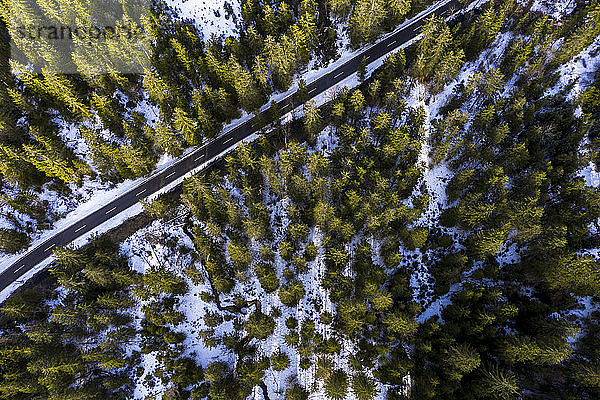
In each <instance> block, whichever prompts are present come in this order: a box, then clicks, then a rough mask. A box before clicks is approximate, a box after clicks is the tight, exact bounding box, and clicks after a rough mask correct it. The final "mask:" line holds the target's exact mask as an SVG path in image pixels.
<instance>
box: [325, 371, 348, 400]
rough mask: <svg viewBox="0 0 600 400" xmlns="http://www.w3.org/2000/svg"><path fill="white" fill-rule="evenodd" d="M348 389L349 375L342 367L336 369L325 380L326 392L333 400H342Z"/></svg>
mask: <svg viewBox="0 0 600 400" xmlns="http://www.w3.org/2000/svg"><path fill="white" fill-rule="evenodd" d="M347 391H348V376H347V375H346V373H345V372H344V371H342V370H341V369H338V370H335V371H333V372H332V373H331V375H329V377H328V378H327V379H326V380H325V394H326V395H327V397H329V398H330V399H333V400H342V399H344V398H345V397H346V393H347Z"/></svg>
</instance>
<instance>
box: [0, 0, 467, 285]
mask: <svg viewBox="0 0 600 400" xmlns="http://www.w3.org/2000/svg"><path fill="white" fill-rule="evenodd" d="M459 7H460V3H459V1H458V0H451V1H450V2H448V3H447V4H445V5H443V6H441V7H439V8H438V9H436V10H434V11H432V12H429V13H425V14H424V15H422V16H421V17H419V19H415V20H413V21H412V22H411V23H410V24H407V25H406V26H404V27H403V28H402V29H400V30H398V31H396V32H395V33H393V34H392V35H389V36H387V37H385V38H384V39H382V40H381V41H379V42H378V43H376V44H374V45H373V46H371V47H369V48H367V49H365V50H364V51H363V52H361V53H360V54H358V55H356V56H355V57H353V58H352V59H350V60H348V61H347V62H346V63H344V64H342V65H340V66H339V67H338V68H337V69H335V70H333V71H331V72H329V73H327V74H325V75H322V76H321V77H319V78H318V79H316V80H315V81H313V82H311V83H310V84H308V85H307V91H308V94H309V97H310V98H313V97H315V96H317V95H319V94H320V93H323V92H324V91H325V90H327V89H328V88H330V87H332V86H333V85H335V84H336V83H338V82H340V81H342V80H343V79H345V78H347V77H348V76H350V75H352V74H353V73H354V72H356V70H357V69H358V65H359V64H360V62H361V60H362V58H363V57H365V59H366V61H367V64H370V63H371V62H373V61H375V60H377V59H379V58H380V57H382V56H384V55H385V54H387V53H389V52H391V51H392V50H394V49H396V48H398V47H399V46H401V45H402V44H404V43H406V42H407V41H409V40H411V39H413V38H414V37H415V36H417V35H418V34H419V30H420V28H421V26H423V24H424V22H425V19H426V18H427V17H428V16H430V15H432V14H435V15H438V16H442V17H445V18H446V17H449V16H450V15H452V13H454V11H455V10H456V9H458V8H459ZM277 104H278V106H279V109H280V110H281V112H282V114H286V113H288V112H290V111H291V110H293V109H294V108H295V107H297V106H299V105H301V104H300V102H299V100H298V98H297V95H296V93H293V94H291V95H289V96H288V97H286V98H285V99H283V100H281V101H279V102H278V103H277ZM260 121H264V118H256V117H253V118H252V119H250V120H247V121H245V122H243V123H241V124H239V125H237V126H236V127H234V128H233V129H231V130H230V131H228V132H227V133H225V134H224V135H222V136H220V137H218V138H216V139H215V140H213V141H211V142H209V143H207V144H205V145H204V146H202V147H199V148H198V149H196V150H195V151H193V152H192V153H190V154H188V155H187V156H185V157H183V158H181V159H180V160H179V161H177V162H176V163H174V164H173V165H171V166H170V167H168V168H166V169H165V170H163V171H161V172H160V173H158V174H155V175H152V176H151V177H149V178H148V179H146V180H145V181H144V182H142V183H141V184H140V185H138V186H137V187H135V188H134V189H132V190H130V191H128V192H127V193H125V194H123V195H122V196H120V197H118V198H117V199H115V200H113V201H111V202H109V203H108V204H106V205H105V206H104V207H102V208H100V209H99V210H97V211H95V212H93V213H92V214H90V215H88V216H87V217H84V218H82V219H81V220H79V221H78V222H76V223H75V224H73V225H71V226H69V227H68V228H66V229H64V230H63V231H61V232H59V233H57V234H56V235H54V236H53V237H51V238H49V239H48V240H46V241H45V242H43V243H42V244H40V245H39V246H37V247H35V248H34V249H31V250H30V251H29V252H28V253H26V254H25V255H24V256H23V257H21V258H20V259H19V260H18V261H16V262H15V263H14V264H12V265H11V266H10V267H8V268H7V269H6V270H4V272H2V273H1V274H0V291H1V290H3V289H5V288H6V287H7V286H8V285H10V284H11V283H13V282H15V281H17V280H18V279H19V278H20V277H21V276H23V275H24V274H25V273H26V272H27V271H29V270H30V269H32V268H33V267H35V266H36V265H38V264H39V263H41V262H42V261H44V260H45V259H46V258H48V257H49V256H50V255H51V254H52V250H53V249H54V248H56V247H57V246H63V245H66V244H68V243H70V242H72V241H73V240H75V239H77V238H78V237H79V236H81V235H83V234H85V233H87V232H89V231H90V230H92V229H94V228H96V227H97V226H98V225H100V224H102V223H103V222H106V221H107V220H109V219H110V218H112V217H113V216H115V215H117V214H119V213H120V212H121V211H124V210H126V209H128V208H129V207H131V206H133V205H135V204H136V203H137V202H138V201H140V200H141V199H143V198H145V197H147V196H149V195H151V194H152V193H154V192H156V191H158V190H160V189H161V188H163V187H165V186H166V185H168V184H169V183H171V182H173V181H174V180H176V179H177V178H180V177H181V176H183V175H185V174H186V173H188V172H189V171H191V170H193V169H194V168H197V167H198V166H200V165H201V164H202V163H204V162H206V161H207V160H211V159H213V158H215V157H217V156H218V155H219V154H221V153H222V152H223V151H224V150H226V149H228V148H229V147H232V146H235V145H236V143H237V142H239V141H240V140H242V139H244V138H245V137H247V136H249V135H251V134H253V133H255V132H257V131H259V130H260V129H261V128H262V127H263V126H264V122H260Z"/></svg>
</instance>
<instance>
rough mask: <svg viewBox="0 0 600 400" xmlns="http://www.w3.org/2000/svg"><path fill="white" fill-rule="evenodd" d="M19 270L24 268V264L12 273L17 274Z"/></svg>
mask: <svg viewBox="0 0 600 400" xmlns="http://www.w3.org/2000/svg"><path fill="white" fill-rule="evenodd" d="M21 268H25V264H23V265H21V266H20V267H19V268H17V269H15V272H14V273H15V274H16V273H17V272H19V270H20V269H21Z"/></svg>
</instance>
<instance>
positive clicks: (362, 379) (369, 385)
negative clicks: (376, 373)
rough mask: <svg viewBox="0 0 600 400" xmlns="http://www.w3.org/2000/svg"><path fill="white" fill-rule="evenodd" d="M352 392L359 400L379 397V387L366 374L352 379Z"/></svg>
mask: <svg viewBox="0 0 600 400" xmlns="http://www.w3.org/2000/svg"><path fill="white" fill-rule="evenodd" d="M352 391H353V392H354V394H355V395H356V397H357V398H358V400H371V399H373V398H374V397H375V396H376V395H377V387H376V386H375V382H374V380H373V379H371V378H369V377H368V376H366V375H365V374H364V373H361V374H358V375H356V376H354V377H353V378H352Z"/></svg>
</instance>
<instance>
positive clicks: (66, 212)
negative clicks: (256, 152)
mask: <svg viewBox="0 0 600 400" xmlns="http://www.w3.org/2000/svg"><path fill="white" fill-rule="evenodd" d="M448 1H449V0H444V1H441V2H439V3H436V4H434V5H433V6H431V7H429V8H428V9H426V10H424V11H422V12H421V13H419V14H418V15H416V16H415V17H413V18H411V19H410V20H407V21H405V22H404V23H402V24H401V25H399V26H398V27H397V29H396V30H398V29H402V28H403V27H405V26H406V25H408V24H410V23H411V22H412V21H413V20H415V19H418V18H420V17H422V16H423V15H426V14H429V13H431V12H433V11H435V10H436V9H437V8H439V7H441V6H443V5H444V4H446V3H447V2H448ZM234 3H235V4H234ZM230 4H231V5H232V9H233V10H234V11H236V10H238V11H239V8H240V5H239V1H238V2H235V1H234V2H232V3H230ZM236 4H237V5H236ZM170 5H171V6H173V7H177V8H178V9H180V10H181V12H182V17H189V18H192V17H194V18H192V19H195V20H197V18H200V20H202V18H208V17H209V16H210V15H211V14H210V13H213V14H214V10H220V11H219V12H218V13H219V14H220V15H221V17H222V18H225V17H224V15H225V14H226V13H225V9H224V8H221V9H219V7H224V5H225V3H219V0H213V2H208V3H207V4H205V3H204V2H202V1H199V0H188V1H185V2H183V1H181V0H173V2H172V3H170ZM236 7H237V8H236ZM194 10H195V11H194ZM198 10H202V12H200V11H198ZM236 12H237V11H236ZM216 21H220V19H218V18H217V19H216ZM225 21H226V22H223V26H224V27H229V28H227V29H230V30H227V29H225V28H223V29H225V30H224V31H223V32H229V33H231V34H235V32H234V28H235V24H232V23H231V21H233V17H230V18H229V19H227V18H225ZM202 26H204V25H202ZM211 26H212V25H211ZM203 29H204V28H203ZM211 32H212V33H214V32H213V31H211ZM394 32H395V31H394ZM392 34H393V32H390V33H388V34H386V35H384V36H383V37H382V39H385V38H386V37H388V36H389V35H392ZM205 39H207V35H206V32H205ZM415 40H418V37H417V38H415V39H413V40H411V41H410V42H407V43H405V44H404V45H402V46H400V47H399V48H398V49H396V50H394V52H395V51H398V50H399V49H400V48H406V47H407V46H409V45H410V44H412V43H413V42H414V41H415ZM371 46H373V45H367V46H364V47H362V48H360V49H357V50H354V51H351V50H349V49H348V48H347V47H345V46H343V47H342V52H341V54H340V57H339V58H338V59H337V60H336V61H335V62H333V63H330V64H329V65H327V66H325V67H320V68H316V69H310V68H309V69H308V70H307V71H306V72H304V73H303V74H301V75H300V76H298V77H297V79H295V80H294V83H293V85H292V86H291V87H290V89H289V90H287V91H286V92H284V93H275V94H273V95H272V96H271V98H270V99H269V101H267V102H266V103H265V105H264V106H263V107H262V108H261V111H264V110H266V109H268V108H269V107H270V103H271V101H276V102H278V101H280V100H282V99H285V98H286V97H288V96H290V95H291V94H293V93H294V92H295V91H296V90H297V89H298V82H299V81H300V79H304V80H305V82H307V83H310V82H312V81H314V80H315V79H317V78H318V77H320V76H323V75H325V74H327V73H329V72H331V71H333V70H335V69H336V68H338V67H339V66H340V65H342V64H344V63H345V62H346V61H348V60H350V59H351V58H352V57H354V56H356V55H357V54H359V53H361V52H362V51H365V50H366V49H368V48H370V47H371ZM390 54H391V53H390ZM386 57H387V56H384V57H381V58H379V59H377V60H373V61H372V62H371V63H369V64H368V66H367V76H369V75H370V74H371V73H372V72H373V71H374V70H375V69H376V68H378V67H379V66H381V65H382V64H383V62H384V61H385V58H386ZM358 84H359V81H358V77H357V74H356V73H354V74H352V75H350V76H349V77H347V78H346V79H344V80H343V81H341V82H339V83H338V84H336V85H335V86H333V87H331V88H329V89H328V90H326V91H325V92H323V93H321V94H320V95H318V96H316V97H315V98H314V99H313V100H314V101H315V103H316V104H317V105H318V106H319V105H322V104H324V103H326V102H327V101H329V100H331V98H333V96H334V95H335V93H336V92H337V91H338V90H340V89H341V88H343V87H348V88H352V87H356V86H358ZM138 111H139V112H141V113H142V114H144V115H146V116H147V118H148V119H152V115H156V111H154V108H153V107H152V106H151V105H149V104H148V103H146V102H143V104H141V105H139V106H138ZM301 115H302V107H297V108H296V109H295V110H290V112H288V113H287V114H286V115H284V116H283V119H284V120H289V119H290V118H292V117H299V116H301ZM251 117H252V115H251V114H248V113H245V112H244V113H243V114H242V116H241V117H240V118H239V119H236V120H234V121H231V122H230V123H229V124H227V125H225V126H224V127H223V130H222V131H221V134H224V133H226V132H227V131H229V130H230V129H232V128H233V127H234V126H237V125H238V124H240V123H243V122H244V121H246V120H248V119H250V118H251ZM76 133H77V132H76V129H73V127H69V126H65V127H63V128H62V133H61V136H63V137H64V138H65V139H66V141H67V142H68V143H70V146H72V147H73V148H74V149H75V150H76V152H77V153H78V154H80V155H81V156H82V157H84V159H86V158H87V154H88V151H87V150H86V149H87V146H86V145H85V142H84V141H83V139H82V138H81V137H79V136H78V135H77V134H76ZM256 137H257V136H256V135H252V136H251V137H248V138H246V139H245V141H252V140H254V138H256ZM234 148H235V147H232V148H230V149H228V150H226V151H225V152H224V153H223V154H225V153H227V152H229V151H231V150H233V149H234ZM189 151H191V149H188V152H189ZM186 153H187V152H186ZM86 161H88V163H89V164H91V162H89V161H90V160H89V159H86ZM176 161H177V160H176V159H174V158H172V157H169V156H163V157H162V158H161V160H160V161H159V163H158V166H157V170H156V172H160V171H161V170H164V169H165V168H167V167H169V166H170V165H172V164H173V163H174V162H176ZM201 168H203V166H201V167H200V168H197V169H195V170H194V171H191V172H190V173H188V174H186V175H185V177H187V176H190V175H192V174H193V173H195V172H196V171H198V170H199V169H201ZM185 177H181V178H180V179H178V180H176V181H174V182H173V183H172V184H170V185H169V186H167V187H165V188H163V189H162V190H161V191H160V192H158V193H155V194H154V195H153V196H152V197H155V196H156V195H158V194H159V193H164V192H165V191H168V190H170V189H171V188H173V187H175V186H177V185H178V184H180V183H181V182H182V181H183V179H184V178H185ZM145 179H147V178H139V179H136V180H127V181H125V182H123V183H121V184H119V185H117V186H116V187H111V185H109V184H107V183H100V182H97V181H91V180H89V179H88V180H86V182H85V183H84V185H83V186H82V187H81V188H78V187H77V186H76V185H72V189H73V190H74V192H75V195H74V196H72V198H74V199H77V200H76V201H73V200H70V203H69V204H64V203H65V202H64V201H62V200H60V199H57V197H56V195H55V193H53V192H48V194H47V195H46V199H47V200H48V201H49V203H50V208H51V210H52V211H53V212H54V213H61V215H60V219H59V220H58V221H57V222H56V223H54V226H53V228H52V229H51V230H47V231H36V232H35V233H34V234H33V238H32V239H33V240H32V243H31V245H30V246H29V248H28V249H26V250H23V251H21V252H19V253H17V254H13V255H7V254H2V253H0V272H1V271H2V270H4V269H6V268H8V267H9V266H10V265H12V264H13V263H14V262H15V261H17V260H18V259H19V258H20V257H22V256H23V255H24V254H25V253H27V252H28V251H29V250H30V249H34V248H36V247H38V246H41V245H43V244H44V242H45V241H46V240H48V239H49V238H50V237H52V236H53V235H55V234H56V233H58V232H60V231H62V230H63V229H65V228H66V227H68V226H70V225H71V224H73V223H75V222H76V221H78V220H80V219H81V218H83V217H85V216H86V215H88V214H90V213H92V212H93V211H94V210H96V209H98V208H100V207H101V205H104V204H106V203H107V202H108V201H111V200H113V199H114V198H117V197H119V196H120V195H122V194H124V193H126V192H127V191H128V190H131V189H132V188H134V187H136V186H137V185H138V184H139V183H140V182H142V181H144V180H145ZM141 211H142V209H141V208H140V207H135V208H134V207H132V208H130V209H129V210H126V211H124V212H123V213H121V214H119V215H116V216H115V217H114V218H113V219H111V220H110V221H107V223H105V224H103V226H105V229H103V230H100V229H96V230H94V232H95V233H101V232H105V231H106V230H108V229H110V228H111V227H114V226H118V225H119V223H121V222H122V221H124V220H125V219H126V217H131V216H133V215H136V214H137V213H139V212H141ZM23 219H24V220H26V217H25V216H23ZM2 225H6V226H8V225H9V224H8V223H7V221H5V220H4V221H3V220H2V219H0V226H2ZM90 237H91V235H90V234H87V235H85V236H83V237H82V238H80V239H79V240H77V241H76V242H75V243H74V245H76V246H81V245H83V244H85V243H86V242H87V240H88V239H89V238H90ZM47 264H48V261H46V262H45V263H44V264H40V265H38V266H37V267H36V268H35V269H34V270H35V271H39V270H41V269H42V268H43V266H45V265H47ZM34 270H32V272H30V273H28V274H27V275H25V276H24V277H23V278H22V279H21V280H19V281H18V282H21V283H22V282H24V281H26V280H27V279H29V278H30V277H31V276H33V275H34V274H33V271H34ZM26 277H27V278H26ZM18 286H20V283H19V284H17V283H15V284H13V285H11V286H9V287H8V288H6V289H5V290H3V291H2V292H1V293H0V301H2V300H3V299H5V298H6V297H8V296H9V295H10V293H12V292H13V291H14V290H15V289H16V288H17V287H18Z"/></svg>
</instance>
